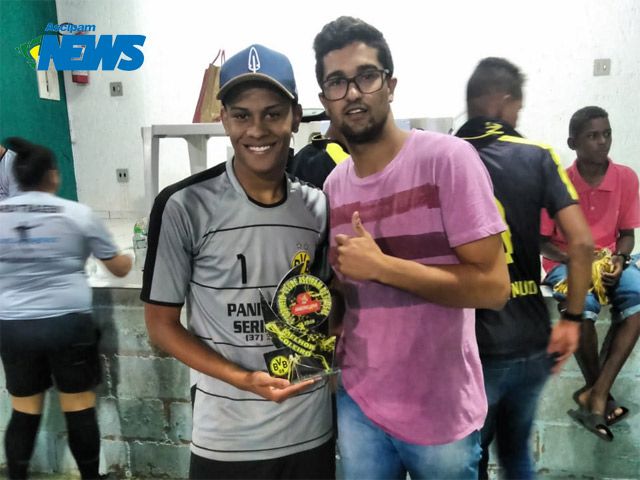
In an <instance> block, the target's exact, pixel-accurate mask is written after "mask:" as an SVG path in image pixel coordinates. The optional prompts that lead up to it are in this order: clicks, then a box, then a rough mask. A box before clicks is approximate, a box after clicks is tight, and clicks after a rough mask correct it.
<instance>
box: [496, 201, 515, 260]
mask: <svg viewBox="0 0 640 480" xmlns="http://www.w3.org/2000/svg"><path fill="white" fill-rule="evenodd" d="M495 200H496V205H497V206H498V211H499V212H500V215H501V216H502V219H503V220H504V223H505V224H506V225H507V229H506V230H505V231H504V232H502V233H501V234H500V236H501V237H502V245H503V246H504V254H505V256H506V259H507V265H509V264H510V263H513V242H512V241H511V229H510V228H509V224H508V223H507V215H506V214H505V211H504V207H503V206H502V203H500V200H498V199H497V198H496V199H495Z"/></svg>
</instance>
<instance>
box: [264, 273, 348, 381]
mask: <svg viewBox="0 0 640 480" xmlns="http://www.w3.org/2000/svg"><path fill="white" fill-rule="evenodd" d="M303 267H304V266H303V265H302V264H301V265H297V266H295V267H294V268H292V269H291V270H290V271H289V272H288V273H287V274H286V275H285V276H284V278H283V279H282V280H281V281H280V284H279V285H278V287H277V288H276V292H275V294H274V297H273V300H272V302H271V303H269V302H268V301H267V299H266V298H265V297H264V295H263V294H262V292H260V301H261V303H262V315H263V318H264V324H265V329H266V330H267V331H268V332H269V335H270V336H271V339H272V341H273V343H274V345H275V346H276V347H277V349H276V350H272V351H270V352H267V353H265V354H264V357H265V361H266V363H267V370H268V371H269V374H270V375H271V376H273V377H279V378H285V379H287V380H289V381H290V382H292V383H297V382H300V381H302V380H308V379H310V378H320V377H324V376H327V375H334V374H336V373H338V370H337V369H336V368H334V365H333V362H334V350H335V343H336V337H334V336H331V337H328V336H327V335H325V334H324V333H322V332H321V331H320V330H319V327H320V326H321V325H322V324H323V323H324V322H325V321H326V320H327V318H328V316H329V312H330V311H331V293H330V292H329V288H328V287H327V286H326V285H325V284H324V282H322V280H320V279H319V278H318V277H315V276H313V275H309V274H306V273H301V272H302V269H303Z"/></svg>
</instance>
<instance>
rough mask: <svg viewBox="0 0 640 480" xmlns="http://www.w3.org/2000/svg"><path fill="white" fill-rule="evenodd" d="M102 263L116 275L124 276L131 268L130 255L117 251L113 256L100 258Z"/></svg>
mask: <svg viewBox="0 0 640 480" xmlns="http://www.w3.org/2000/svg"><path fill="white" fill-rule="evenodd" d="M100 261H101V262H102V264H103V265H104V266H105V267H106V268H107V270H109V271H110V272H111V273H112V274H114V275H115V276H116V277H124V276H125V275H126V274H127V273H129V271H130V270H131V265H132V260H131V256H129V255H127V254H125V253H119V254H117V255H116V256H115V257H113V258H109V259H107V260H100Z"/></svg>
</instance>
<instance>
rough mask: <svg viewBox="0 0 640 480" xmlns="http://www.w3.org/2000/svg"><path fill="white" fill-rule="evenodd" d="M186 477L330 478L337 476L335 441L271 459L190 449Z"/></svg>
mask: <svg viewBox="0 0 640 480" xmlns="http://www.w3.org/2000/svg"><path fill="white" fill-rule="evenodd" d="M189 478H191V479H208V478H227V479H256V480H257V479H264V478H274V479H277V478H282V479H298V480H307V479H315V480H325V479H329V480H332V479H335V478H336V449H335V441H334V440H333V439H332V440H329V441H328V442H326V443H324V444H323V445H320V446H319V447H316V448H312V449H311V450H305V451H304V452H300V453H294V454H293V455H287V456H286V457H280V458H273V459H270V460H255V461H246V462H220V461H217V460H209V459H207V458H202V457H200V456H198V455H194V454H193V453H192V454H191V465H190V466H189Z"/></svg>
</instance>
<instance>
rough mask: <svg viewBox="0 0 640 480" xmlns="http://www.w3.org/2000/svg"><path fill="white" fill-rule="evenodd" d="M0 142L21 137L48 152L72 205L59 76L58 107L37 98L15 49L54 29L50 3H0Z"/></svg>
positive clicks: (31, 72) (30, 75)
mask: <svg viewBox="0 0 640 480" xmlns="http://www.w3.org/2000/svg"><path fill="white" fill-rule="evenodd" d="M0 18H2V27H3V28H2V33H1V36H0V141H1V140H2V139H4V138H6V137H10V136H19V137H24V138H26V139H28V140H30V141H32V142H34V143H39V144H42V145H46V146H47V147H49V148H51V149H52V150H53V151H54V152H55V154H56V157H57V160H58V168H59V170H60V173H61V176H62V186H61V187H60V191H59V194H60V196H62V197H64V198H68V199H71V200H77V199H78V196H77V189H76V177H75V172H74V168H73V154H72V152H71V138H70V135H69V116H68V113H67V99H66V94H65V90H64V81H63V78H62V73H59V74H58V80H59V83H60V101H53V100H44V99H41V98H40V97H39V96H38V83H37V79H36V73H35V71H34V69H33V68H31V67H30V66H29V65H28V63H27V62H26V60H25V59H24V57H22V55H20V53H19V52H18V51H16V48H17V47H19V46H20V45H21V44H22V43H24V42H28V41H29V40H31V39H32V38H34V37H37V36H38V35H42V33H43V31H44V28H45V26H46V25H47V23H49V22H52V23H57V14H56V4H55V0H0Z"/></svg>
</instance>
